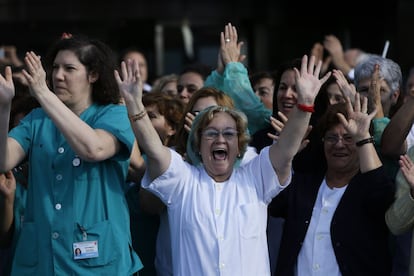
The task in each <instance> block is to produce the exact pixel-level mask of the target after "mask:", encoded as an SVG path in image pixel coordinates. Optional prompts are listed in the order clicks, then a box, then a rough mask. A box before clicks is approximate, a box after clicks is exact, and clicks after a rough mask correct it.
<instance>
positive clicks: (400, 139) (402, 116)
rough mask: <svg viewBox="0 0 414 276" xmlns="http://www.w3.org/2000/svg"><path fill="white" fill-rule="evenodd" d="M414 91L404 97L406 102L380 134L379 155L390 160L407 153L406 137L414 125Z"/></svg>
mask: <svg viewBox="0 0 414 276" xmlns="http://www.w3.org/2000/svg"><path fill="white" fill-rule="evenodd" d="M413 92H414V91H410V92H409V94H408V95H407V96H406V101H405V102H404V104H403V105H402V106H401V107H400V108H399V109H398V110H397V112H396V113H395V114H394V116H392V118H391V120H390V122H389V123H388V125H387V126H386V127H385V129H384V132H383V133H382V138H381V139H382V140H381V153H382V154H383V155H384V156H387V157H390V158H398V157H399V156H400V155H402V154H404V153H406V152H407V143H406V137H407V135H408V133H409V132H410V129H411V127H412V126H413V123H414V95H413Z"/></svg>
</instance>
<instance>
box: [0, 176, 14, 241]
mask: <svg viewBox="0 0 414 276" xmlns="http://www.w3.org/2000/svg"><path fill="white" fill-rule="evenodd" d="M15 192H16V180H15V178H14V176H13V173H12V172H11V171H8V172H7V173H4V174H0V247H7V246H8V245H9V244H10V242H11V239H12V236H13V216H14V212H13V207H14V196H15Z"/></svg>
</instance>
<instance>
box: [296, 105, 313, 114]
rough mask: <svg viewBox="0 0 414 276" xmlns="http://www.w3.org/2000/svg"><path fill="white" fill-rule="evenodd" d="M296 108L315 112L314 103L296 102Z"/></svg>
mask: <svg viewBox="0 0 414 276" xmlns="http://www.w3.org/2000/svg"><path fill="white" fill-rule="evenodd" d="M297 106H298V109H299V110H302V111H303V112H310V113H313V112H315V105H306V104H299V103H298V104H297Z"/></svg>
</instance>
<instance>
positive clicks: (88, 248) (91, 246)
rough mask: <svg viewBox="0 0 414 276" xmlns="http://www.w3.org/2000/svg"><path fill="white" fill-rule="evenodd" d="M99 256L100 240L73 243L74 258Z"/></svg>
mask: <svg viewBox="0 0 414 276" xmlns="http://www.w3.org/2000/svg"><path fill="white" fill-rule="evenodd" d="M98 256H99V254H98V241H84V242H75V243H74V244H73V259H74V260H81V259H89V258H97V257H98Z"/></svg>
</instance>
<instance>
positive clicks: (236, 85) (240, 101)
mask: <svg viewBox="0 0 414 276" xmlns="http://www.w3.org/2000/svg"><path fill="white" fill-rule="evenodd" d="M204 87H214V88H216V89H219V90H221V91H223V92H224V93H225V94H227V95H228V96H229V97H230V98H232V99H233V101H234V105H235V107H236V108H237V109H239V110H241V111H243V112H244V114H246V116H247V118H248V128H249V133H250V135H253V134H255V133H256V132H257V131H258V130H261V129H264V128H267V127H269V125H270V116H272V110H270V109H267V108H266V107H265V106H264V105H263V103H262V102H261V101H260V99H259V97H257V96H256V94H255V93H254V91H253V88H252V85H251V83H250V79H249V75H248V72H247V69H246V67H245V66H244V65H243V63H241V62H229V63H228V64H227V65H226V67H225V68H224V72H223V75H221V74H219V73H218V72H217V71H213V72H212V73H211V74H210V75H209V76H208V77H207V79H206V81H205V82H204ZM275 93H276V92H275Z"/></svg>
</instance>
